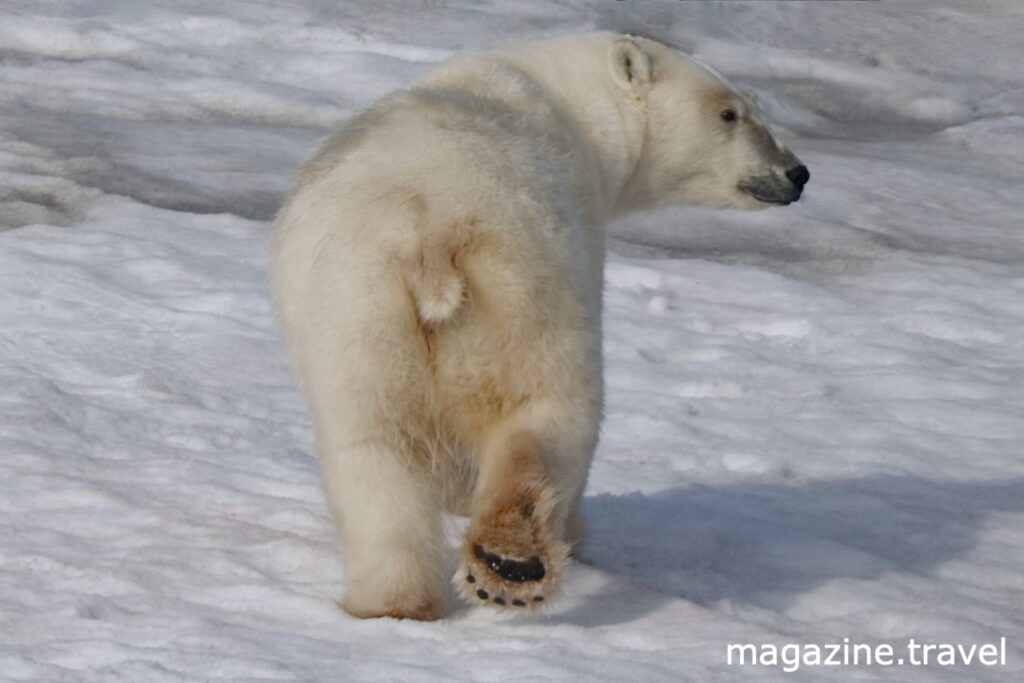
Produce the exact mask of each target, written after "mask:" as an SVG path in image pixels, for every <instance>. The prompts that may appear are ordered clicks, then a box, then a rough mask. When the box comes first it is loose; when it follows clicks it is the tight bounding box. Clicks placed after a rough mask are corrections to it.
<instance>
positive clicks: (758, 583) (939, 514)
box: [551, 476, 1024, 626]
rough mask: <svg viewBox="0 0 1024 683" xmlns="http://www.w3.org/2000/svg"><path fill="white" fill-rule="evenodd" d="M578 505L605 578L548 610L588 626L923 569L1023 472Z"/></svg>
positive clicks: (709, 490) (587, 549)
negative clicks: (988, 478) (684, 605)
mask: <svg viewBox="0 0 1024 683" xmlns="http://www.w3.org/2000/svg"><path fill="white" fill-rule="evenodd" d="M583 509H584V517H585V519H586V522H587V540H586V541H585V542H584V544H583V547H582V549H581V553H580V562H581V563H582V564H583V565H585V566H586V565H589V566H590V567H592V568H596V569H598V570H600V571H601V572H603V573H605V574H606V575H611V580H610V581H608V582H607V583H606V585H605V586H603V588H602V589H600V590H599V592H598V594H597V595H592V596H589V597H587V598H585V599H583V600H582V601H581V603H580V604H578V605H576V606H574V607H572V608H570V609H569V610H568V611H566V612H563V613H561V614H558V615H552V616H551V619H552V620H554V621H555V622H564V623H573V624H576V625H582V626H599V625H604V624H619V623H626V622H629V621H632V620H634V619H637V618H639V617H641V616H643V615H645V614H648V613H650V612H652V611H654V610H656V609H658V608H659V607H660V606H662V605H664V604H665V603H666V602H668V601H669V600H671V599H673V598H682V599H684V600H688V601H691V602H693V603H696V604H698V605H702V606H705V607H709V606H713V605H715V604H717V603H722V602H728V603H734V604H738V605H752V606H757V607H760V608H763V609H768V610H783V609H785V608H786V607H787V605H789V604H790V603H791V602H792V601H793V600H795V599H796V598H797V597H799V596H800V595H801V594H803V593H805V592H807V591H810V590H813V589H814V588H816V587H818V586H820V585H822V584H824V583H826V582H829V581H833V580H837V579H854V580H871V579H874V578H879V577H881V576H883V575H890V574H893V573H903V574H910V575H918V576H922V577H926V576H928V575H929V574H930V573H931V572H933V571H934V570H935V569H936V568H938V567H940V566H941V565H943V564H944V563H946V562H949V561H950V560H953V559H955V558H958V557H962V556H964V555H965V554H967V553H968V552H969V551H970V550H971V549H972V548H973V547H975V545H976V542H977V540H976V537H977V534H978V532H979V530H980V528H981V526H982V524H983V523H984V521H985V519H986V517H988V516H989V515H990V514H993V513H998V512H1021V511H1024V480H1021V479H1015V480H1009V481H1005V482H1000V483H963V482H961V483H957V482H940V481H929V480H925V479H918V478H912V477H905V476H875V477H866V478H851V479H838V480H827V481H816V482H811V483H807V484H804V485H796V484H793V485H790V484H785V483H766V484H757V483H744V484H737V485H727V486H690V487H685V488H680V489H673V490H669V491H665V492H662V493H658V494H654V495H645V494H642V493H629V494H625V495H610V494H601V495H596V496H589V497H587V498H586V499H585V500H584V508H583ZM579 569H581V570H585V567H580V568H579Z"/></svg>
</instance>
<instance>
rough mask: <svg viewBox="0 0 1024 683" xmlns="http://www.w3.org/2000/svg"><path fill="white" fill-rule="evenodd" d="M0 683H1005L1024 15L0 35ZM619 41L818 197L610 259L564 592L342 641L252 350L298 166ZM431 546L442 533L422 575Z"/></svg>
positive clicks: (177, 20) (267, 337) (511, 11)
mask: <svg viewBox="0 0 1024 683" xmlns="http://www.w3.org/2000/svg"><path fill="white" fill-rule="evenodd" d="M0 11H2V16H0V679H2V680H7V681H29V680H31V681H70V680H74V681H78V680H81V681H133V682H136V681H184V680H203V681H223V680H247V681H253V680H261V681H312V680H316V681H321V680H323V681H327V680H351V681H371V680H372V681H376V680H403V681H408V680H415V681H421V680H423V681H428V680H429V681H452V680H471V681H513V680H517V681H518V680H543V681H558V680H614V681H645V682H646V681H709V680H723V681H729V680H779V678H780V677H782V676H783V675H784V674H782V673H781V672H780V670H779V668H778V667H775V668H772V667H751V666H746V667H738V666H731V667H730V666H728V665H727V664H726V657H725V648H726V644H727V643H730V642H751V643H762V642H764V643H786V642H809V643H827V642H835V641H837V640H840V641H841V639H842V638H843V637H848V638H850V639H851V641H857V642H869V643H878V642H892V643H895V644H897V645H898V644H901V643H904V642H905V641H906V640H907V639H908V638H910V637H914V638H916V639H918V640H920V641H928V642H950V643H958V642H959V643H982V642H997V641H998V639H999V637H1000V636H1005V637H1006V638H1007V642H1008V653H1007V656H1008V662H1007V665H1006V666H1002V667H982V666H978V665H977V664H975V665H973V666H971V667H970V668H969V669H964V668H948V667H945V668H944V667H930V668H927V669H925V668H911V667H903V668H898V669H882V668H878V667H860V668H849V669H842V670H840V669H835V668H830V669H824V668H818V669H814V668H801V670H800V671H799V672H797V673H794V674H788V675H786V677H787V678H792V680H820V679H821V678H823V677H825V676H826V675H828V676H829V677H839V678H846V679H857V680H870V679H875V678H884V679H887V680H900V681H911V682H913V681H960V680H972V681H997V680H998V681H1009V680H1024V678H1022V676H1024V669H1022V666H1024V457H1022V456H1024V452H1022V442H1024V226H1022V223H1021V218H1022V215H1024V194H1022V191H1021V188H1022V178H1024V71H1022V70H1021V68H1020V64H1021V57H1022V56H1024V54H1022V52H1021V42H1020V36H1021V35H1022V33H1024V5H1022V4H1021V3H1017V2H1013V1H1012V0H1007V1H1006V2H994V1H989V2H983V1H981V0H977V1H975V2H900V3H892V4H875V3H838V4H826V3H801V2H798V3H783V4H774V3H769V2H755V3H750V4H746V3H727V4H723V5H719V4H703V3H680V2H674V1H671V2H644V3H638V2H599V1H596V0H595V1H590V2H584V1H580V2H568V1H561V2H550V1H542V0H523V1H517V2H498V1H497V0H490V1H487V2H466V3H460V2H443V1H434V0H430V1H427V0H424V1H423V2H419V1H415V2H414V1H412V0H409V1H408V2H398V1H397V0H383V1H380V0H363V1H349V2H337V1H335V0H307V1H305V2H295V3H279V2H269V1H267V0H248V1H243V0H225V1H223V2H216V3H212V2H200V1H198V0H154V1H153V2H132V1H130V0H121V1H117V0H106V1H102V0H100V1H95V2H81V3H74V2H66V1H64V0H48V1H47V2H39V1H38V0H5V2H4V3H3V6H2V10H0ZM595 28H608V29H615V30H624V31H633V32H638V33H642V34H646V35H649V36H651V37H655V38H660V39H663V40H666V41H669V42H671V43H673V44H675V45H676V46H678V47H680V48H681V49H684V50H686V51H688V52H691V53H693V54H694V55H695V56H697V57H698V58H700V59H701V60H703V61H706V62H707V63H709V64H711V65H713V66H714V67H715V68H716V69H718V70H719V71H720V72H722V73H723V74H725V75H726V76H727V77H728V78H729V79H730V80H731V81H732V82H734V83H737V84H739V85H740V86H742V87H744V88H747V89H749V90H750V91H752V92H753V93H754V94H755V95H756V97H757V98H758V99H759V100H760V103H761V106H762V108H763V110H764V112H765V114H766V117H767V118H768V119H769V120H771V121H773V122H774V123H775V124H777V128H778V130H779V132H780V134H781V136H782V138H783V139H784V140H786V142H787V143H789V144H790V145H791V146H792V148H793V149H794V150H795V151H796V152H797V153H798V154H799V155H800V156H801V158H802V159H803V160H804V161H805V162H806V163H807V165H808V166H809V167H810V169H811V173H812V176H813V177H812V181H811V184H810V185H809V187H808V192H807V194H806V195H805V200H804V201H802V202H800V203H799V204H798V205H796V206H794V207H790V208H787V209H774V210H770V211H766V212H761V213H742V212H720V213H715V212H704V211H695V210H678V209H676V210H664V211H657V212H653V213H650V214H647V215H643V216H634V217H630V218H628V219H626V220H624V221H622V222H621V223H619V224H617V225H615V226H613V240H612V249H613V253H612V255H611V257H610V262H609V266H608V273H607V290H606V295H605V298H606V309H607V322H606V358H607V378H608V381H607V389H608V408H607V421H606V423H605V428H604V431H603V439H602V442H601V445H600V448H599V451H598V456H597V459H596V462H595V465H594V469H593V472H592V477H591V479H590V484H589V488H588V492H587V499H586V503H585V513H586V518H587V522H588V524H589V529H590V536H589V540H588V542H587V544H586V546H585V547H584V548H583V553H582V560H581V561H580V562H577V563H575V564H574V565H573V566H572V567H571V568H570V570H569V572H568V577H567V580H566V582H565V591H564V597H563V599H562V600H561V601H559V602H557V603H556V604H554V605H552V607H551V609H550V611H549V612H547V613H546V614H544V615H542V616H539V617H536V618H534V617H525V616H522V615H518V616H512V615H496V614H494V613H492V612H489V611H485V610H481V609H478V608H468V607H464V606H458V607H457V608H456V609H455V610H454V611H453V613H452V614H451V616H450V617H449V618H448V619H446V620H444V621H443V622H440V623H434V624H423V623H412V622H398V621H393V620H375V621H358V620H355V619H352V618H350V617H348V616H347V615H345V614H344V613H343V612H341V611H340V610H339V609H338V608H337V606H336V604H335V602H334V600H335V599H336V598H337V597H338V596H339V595H340V593H341V591H342V588H343V584H344V576H343V575H342V570H341V568H340V562H339V547H338V544H337V543H336V541H335V537H334V530H333V526H332V522H331V520H330V518H329V516H328V513H327V510H326V507H325V503H324V499H323V494H322V492H321V488H320V480H319V473H318V465H317V463H316V460H315V459H314V456H313V455H312V437H311V433H310V424H309V420H308V418H307V416H306V413H305V409H304V406H303V404H302V402H301V399H300V396H299V393H298V391H297V389H296V387H295V385H294V382H293V380H292V377H291V375H290V373H289V369H288V365H287V360H286V358H285V355H284V351H283V349H282V345H281V340H280V337H279V334H278V333H277V331H276V330H275V327H274V321H273V315H272V310H271V306H270V303H269V299H268V291H267V285H266V275H265V267H266V241H267V239H266V238H267V231H268V224H269V220H270V218H271V217H272V215H273V211H274V210H275V207H276V206H277V204H278V203H279V201H280V200H281V198H282V196H283V193H284V192H285V190H286V188H287V187H288V185H289V183H290V181H291V179H292V178H293V177H294V173H295V170H296V168H297V167H298V165H299V163H300V162H301V160H302V159H303V158H304V157H305V156H306V155H307V154H308V153H310V152H311V151H312V149H313V147H314V145H315V144H316V141H317V140H318V139H320V138H321V137H323V136H324V135H325V134H326V133H327V132H328V131H329V130H330V129H331V128H332V127H333V126H335V125H337V123H338V122H340V121H341V120H343V119H344V118H345V117H347V116H349V115H351V114H353V113H354V112H357V111H359V110H360V109H361V108H363V107H365V106H367V105H368V104H370V103H371V102H372V101H373V100H374V99H375V98H377V97H379V96H380V95H382V94H384V93H385V92H387V91H390V90H392V89H394V88H396V87H400V86H402V85H403V84H405V83H407V82H409V81H410V80H411V79H413V78H415V77H417V76H418V75H420V74H422V73H424V72H425V71H426V70H428V69H429V68H431V66H432V65H433V64H435V63H436V62H437V61H439V60H441V59H443V58H445V57H447V56H449V55H453V54H457V53H461V52H463V51H467V50H477V49H487V48H489V47H491V46H493V45H495V44H497V43H500V42H515V41H521V40H529V39H537V38H541V37H545V36H551V35H555V34H559V33H564V32H567V31H579V30H590V29H595ZM457 533H458V522H455V521H453V522H452V541H453V542H454V540H455V538H456V536H457Z"/></svg>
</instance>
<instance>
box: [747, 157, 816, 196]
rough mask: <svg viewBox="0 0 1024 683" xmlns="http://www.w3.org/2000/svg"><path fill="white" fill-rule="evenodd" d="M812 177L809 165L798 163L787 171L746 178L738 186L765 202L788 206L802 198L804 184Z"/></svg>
mask: <svg viewBox="0 0 1024 683" xmlns="http://www.w3.org/2000/svg"><path fill="white" fill-rule="evenodd" d="M810 179H811V172H810V171H809V170H807V167H806V166H804V165H803V164H797V165H796V166H793V167H792V168H790V169H789V170H787V171H785V173H770V174H767V175H759V176H751V177H748V178H744V179H743V180H741V181H740V182H739V185H738V186H737V187H739V189H740V190H741V191H742V192H745V193H747V194H749V195H750V196H751V197H753V198H754V199H756V200H757V201H759V202H762V203H764V204H778V205H780V206H786V205H788V204H792V203H793V202H795V201H798V200H799V199H800V197H801V195H802V194H803V191H804V186H805V185H806V184H807V183H808V181H810Z"/></svg>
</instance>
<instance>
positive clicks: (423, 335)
mask: <svg viewBox="0 0 1024 683" xmlns="http://www.w3.org/2000/svg"><path fill="white" fill-rule="evenodd" d="M724 101H729V102H731V103H732V105H733V106H736V107H739V108H740V109H742V111H743V113H744V114H745V115H746V116H747V118H746V119H745V120H746V121H748V124H747V125H749V126H752V127H755V128H757V127H759V126H761V124H760V122H759V121H757V120H756V114H755V113H754V112H753V111H751V110H750V105H749V103H747V102H746V101H745V100H744V99H743V98H742V97H740V96H738V95H736V94H735V93H733V92H732V91H731V90H729V89H728V88H727V87H726V86H724V85H723V84H722V83H721V82H720V81H719V80H718V79H716V78H715V77H714V76H713V75H711V74H710V73H709V72H708V71H707V70H705V69H703V68H701V67H700V66H698V65H696V64H694V63H693V62H690V61H688V60H686V59H685V58H683V57H681V56H679V55H677V54H676V53H674V52H672V51H671V50H669V49H668V48H666V47H664V46H661V45H659V44H657V43H653V42H651V41H647V40H643V39H630V38H625V37H621V36H615V35H612V34H607V33H596V34H589V35H582V36H572V37H566V38H562V39H557V40H553V41H549V42H544V43H539V44H535V45H531V46H527V47H524V48H520V49H515V50H508V51H504V52H496V53H491V54H484V55H474V56H467V57H460V58H456V59H453V60H451V61H449V62H447V63H445V64H443V65H441V66H440V67H439V68H438V69H437V70H436V71H434V72H433V73H432V74H430V75H428V76H427V77H426V78H425V79H423V80H422V81H420V82H419V83H417V84H415V85H414V86H413V87H412V88H410V89H408V90H404V91H400V92H397V93H395V94H392V95H390V96H388V97H386V98H384V99H383V100H381V101H380V102H379V103H378V104H377V105H376V106H375V107H373V108H372V109H371V110H370V111H368V112H367V113H365V114H363V115H362V116H360V117H358V118H357V119H355V120H354V121H353V122H351V123H349V124H348V125H347V126H346V127H345V128H344V129H342V130H341V131H340V132H339V133H338V134H336V135H335V136H333V137H332V138H330V139H329V140H328V141H327V142H326V143H325V144H324V145H323V147H322V148H321V149H320V151H319V152H318V153H317V154H316V156H315V157H314V158H313V159H312V160H311V161H310V162H309V163H308V164H307V166H306V168H305V169H304V170H303V172H302V175H301V177H300V179H299V181H298V183H297V184H296V186H295V189H294V190H293V192H292V193H291V195H290V196H289V198H288V200H287V201H286V203H285V205H284V206H283V207H282V209H281V211H280V214H279V215H278V217H277V220H276V222H275V225H274V256H273V261H274V287H275V293H276V297H277V303H278V307H279V311H280V317H281V320H282V322H283V326H284V330H285V333H286V337H287V339H288V343H289V347H290V350H291V353H292V355H293V357H294V361H295V366H296V369H297V372H298V376H299V378H300V379H301V383H302V387H303V389H304V391H305V394H306V396H307V398H308V402H309V406H310V409H311V412H312V416H313V421H314V425H315V430H316V442H317V450H318V452H319V456H320V458H321V461H322V463H323V473H324V480H325V484H326V489H327V494H328V499H329V501H330V505H331V508H332V511H333V513H334V515H335V517H336V520H337V524H338V528H339V531H340V535H341V538H342V541H343V543H344V547H345V561H346V568H347V572H346V576H347V580H348V584H349V585H348V593H347V597H346V600H345V607H346V608H347V609H348V610H349V611H351V612H352V613H354V614H357V615H360V616H376V615H380V614H393V615H396V616H418V617H422V618H431V617H434V616H438V612H439V611H443V598H442V582H441V577H440V575H441V573H442V572H443V566H444V557H443V553H442V542H441V539H440V531H439V513H440V510H441V509H442V508H443V506H445V505H447V506H449V507H451V508H455V509H459V510H466V509H468V507H469V502H470V500H471V499H472V497H473V492H474V486H475V480H476V479H477V478H478V477H477V475H476V473H477V472H480V473H481V474H480V476H479V478H480V480H481V481H480V482H479V486H480V489H486V488H488V487H489V486H494V485H495V482H489V481H488V478H489V473H490V472H492V471H493V472H501V471H504V470H503V468H501V467H498V466H497V465H496V464H495V463H496V462H498V461H500V460H501V458H503V457H504V456H503V453H504V452H505V450H506V448H505V445H506V443H507V442H508V441H509V439H511V438H513V437H514V435H516V434H518V433H522V432H528V433H529V434H531V435H532V436H533V437H535V438H536V439H538V441H539V443H541V444H543V454H544V456H543V457H544V463H545V466H546V472H547V475H546V476H547V477H548V479H549V480H550V481H551V482H552V484H553V486H554V488H555V491H556V494H557V507H558V514H559V519H560V520H561V525H562V527H563V528H567V529H570V531H566V533H567V534H568V533H573V532H572V531H571V530H572V529H576V528H578V521H579V520H578V517H576V516H575V508H576V505H577V504H578V501H579V498H580V496H581V494H582V490H583V486H584V483H585V480H586V474H587V470H588V467H589V463H590V459H591V456H592V454H593V450H594V447H595V444H596V441H597V433H598V425H599V422H600V418H601V404H602V378H601V288H602V272H603V266H604V251H605V236H604V235H605V234H604V225H605V223H606V222H607V220H608V219H609V218H610V217H612V216H614V215H616V214H619V213H622V212H624V211H627V210H630V209H634V208H639V207H642V206H649V205H651V204H653V203H656V202H679V203H690V204H701V205H707V206H737V207H754V206H757V205H758V203H757V202H756V201H755V200H753V199H752V198H750V197H749V196H747V195H745V194H744V193H742V192H740V191H739V190H738V189H736V185H737V182H738V180H739V179H740V178H741V177H743V176H744V175H745V174H748V173H751V172H753V171H764V170H765V169H767V168H768V167H769V166H771V165H772V164H775V165H776V166H778V163H777V161H778V160H777V159H769V158H767V157H764V156H759V154H758V150H757V149H755V148H754V147H752V146H751V145H749V144H746V143H744V142H743V140H742V139H740V138H738V137H736V136H735V135H733V134H731V133H730V132H729V131H728V130H726V129H725V128H723V126H722V121H721V119H720V118H719V105H720V103H721V102H724ZM787 154H788V152H787ZM790 157H791V155H790ZM768 170H770V171H772V172H778V168H775V167H772V169H768ZM502 476H507V475H502ZM491 478H493V477H491ZM498 484H500V482H498ZM437 605H442V607H438V606H437Z"/></svg>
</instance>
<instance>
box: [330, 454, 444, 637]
mask: <svg viewBox="0 0 1024 683" xmlns="http://www.w3.org/2000/svg"><path fill="white" fill-rule="evenodd" d="M321 461H322V463H323V470H324V483H325V485H326V490H327V498H328V501H329V503H330V506H331V510H332V512H333V513H334V517H335V520H336V521H337V524H338V530H339V533H340V535H341V540H342V544H343V552H344V558H345V578H346V583H347V589H346V594H345V597H344V599H343V600H342V602H341V606H342V607H343V608H344V609H345V611H347V612H348V613H350V614H352V615H353V616H356V617H361V618H371V617H385V616H386V617H394V618H398V619H418V620H425V621H430V620H434V619H438V618H440V617H442V616H444V612H445V604H444V590H443V588H444V579H443V568H444V557H443V542H442V534H441V527H440V513H439V504H438V501H436V500H435V497H434V495H433V493H432V489H431V487H430V486H429V484H428V481H427V479H426V477H427V476H428V475H427V474H426V473H423V472H421V471H419V470H420V469H422V467H421V466H419V465H417V463H416V461H415V459H414V458H413V457H412V454H411V453H405V452H402V450H401V447H399V446H396V445H395V444H392V443H387V442H385V441H376V440H367V441H363V442H361V443H358V444H354V445H351V446H349V447H347V448H344V449H339V450H336V451H334V452H326V453H323V454H322V455H321Z"/></svg>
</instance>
